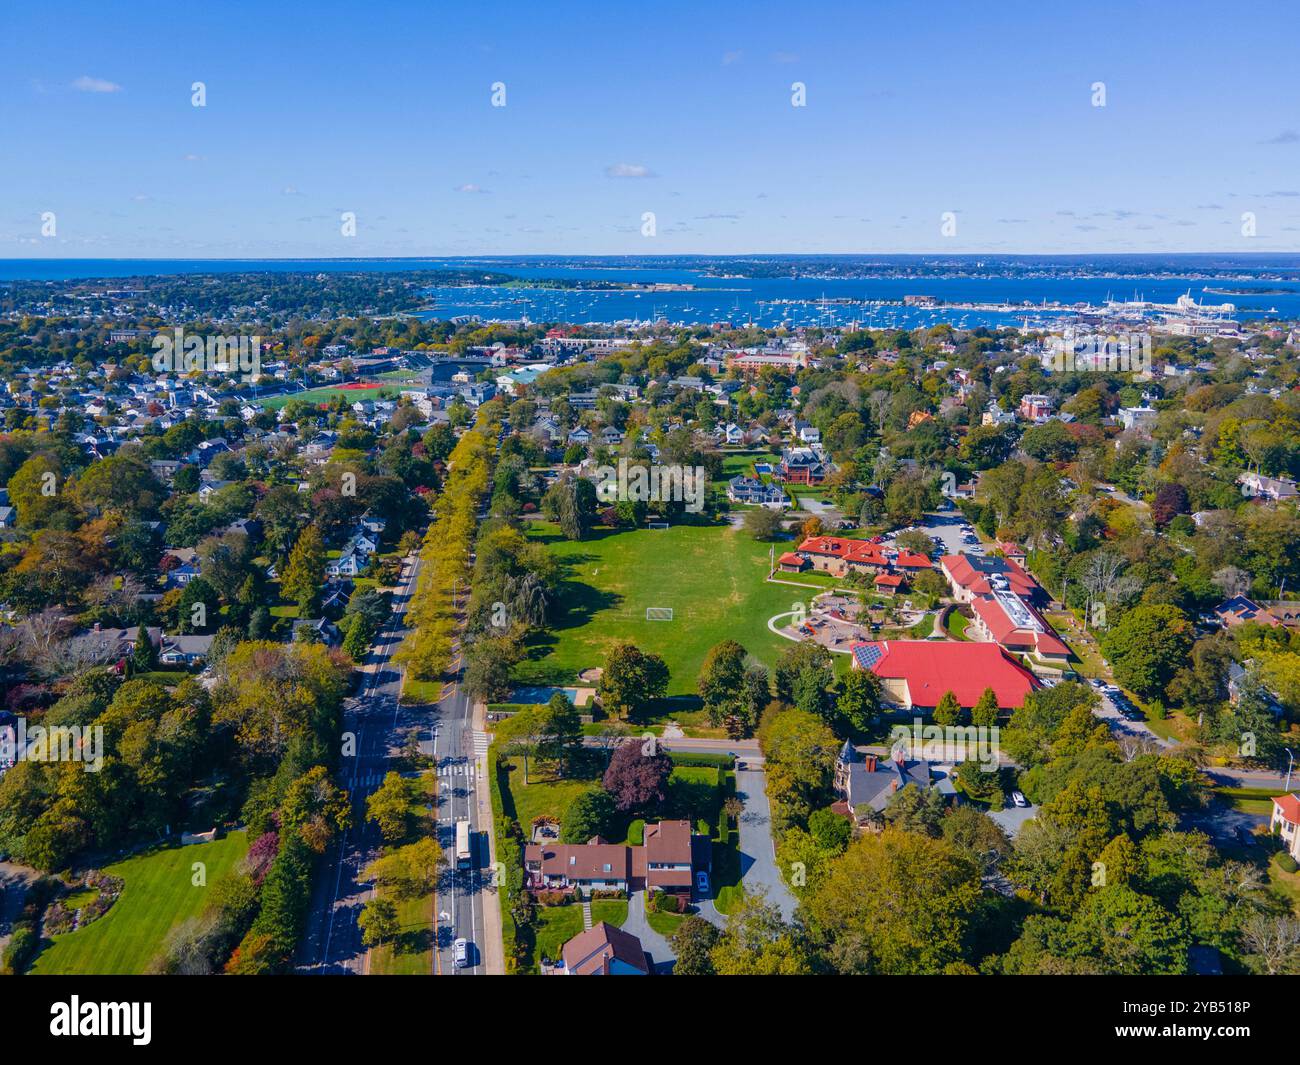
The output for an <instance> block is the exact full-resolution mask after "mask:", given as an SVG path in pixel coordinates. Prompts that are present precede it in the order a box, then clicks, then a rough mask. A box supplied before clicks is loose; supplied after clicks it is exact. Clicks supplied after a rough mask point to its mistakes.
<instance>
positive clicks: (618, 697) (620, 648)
mask: <svg viewBox="0 0 1300 1065" xmlns="http://www.w3.org/2000/svg"><path fill="white" fill-rule="evenodd" d="M667 691H668V666H667V665H665V664H664V660H663V659H662V658H660V657H659V656H658V655H656V654H648V653H646V652H644V651H642V650H640V649H639V648H638V647H636V646H635V645H634V644H630V643H623V644H618V645H617V646H616V647H614V649H613V650H611V651H610V653H609V657H608V658H607V659H606V660H605V671H604V673H602V674H601V678H600V694H601V703H602V705H603V706H604V708H605V712H606V713H608V714H611V715H613V716H614V717H623V718H632V717H636V716H637V715H638V714H639V713H640V712H641V711H642V710H643V709H645V707H647V706H648V705H649V704H650V703H651V702H653V701H654V700H655V699H662V698H663V697H664V695H665V694H666V693H667Z"/></svg>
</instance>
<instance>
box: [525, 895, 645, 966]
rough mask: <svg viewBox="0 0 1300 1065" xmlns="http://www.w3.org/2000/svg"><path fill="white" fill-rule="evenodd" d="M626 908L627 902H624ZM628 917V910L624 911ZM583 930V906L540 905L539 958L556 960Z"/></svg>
mask: <svg viewBox="0 0 1300 1065" xmlns="http://www.w3.org/2000/svg"><path fill="white" fill-rule="evenodd" d="M624 907H625V908H626V903H625V904H624ZM624 917H626V912H625V913H624ZM581 931H582V907H581V906H579V905H578V904H577V903H572V902H571V903H567V904H565V905H563V906H540V907H538V909H537V950H536V956H537V960H538V961H539V962H540V961H541V960H542V959H543V958H548V959H550V960H552V961H553V960H554V959H556V958H558V957H559V956H560V949H561V948H562V947H563V946H564V944H565V943H567V942H568V941H569V940H571V939H572V938H573V937H574V936H576V935H577V934H578V933H579V932H581Z"/></svg>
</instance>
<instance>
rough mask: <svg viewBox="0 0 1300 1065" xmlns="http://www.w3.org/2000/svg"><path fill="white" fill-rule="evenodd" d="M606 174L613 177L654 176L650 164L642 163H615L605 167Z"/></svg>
mask: <svg viewBox="0 0 1300 1065" xmlns="http://www.w3.org/2000/svg"><path fill="white" fill-rule="evenodd" d="M605 176H606V177H612V178H647V177H654V173H653V172H652V171H651V170H650V168H649V167H648V166H642V165H641V164H640V163H615V164H614V165H613V166H607V167H605Z"/></svg>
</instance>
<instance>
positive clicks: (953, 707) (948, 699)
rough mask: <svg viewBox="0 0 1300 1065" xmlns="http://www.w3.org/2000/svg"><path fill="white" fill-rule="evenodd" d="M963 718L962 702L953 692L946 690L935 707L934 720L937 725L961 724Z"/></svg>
mask: <svg viewBox="0 0 1300 1065" xmlns="http://www.w3.org/2000/svg"><path fill="white" fill-rule="evenodd" d="M961 719H962V709H961V704H960V703H959V702H957V696H955V695H953V693H952V692H950V691H947V692H944V693H943V694H942V695H941V696H939V702H938V704H937V705H936V706H935V708H934V721H935V724H937V725H959V724H961Z"/></svg>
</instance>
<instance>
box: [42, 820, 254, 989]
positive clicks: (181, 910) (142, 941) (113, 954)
mask: <svg viewBox="0 0 1300 1065" xmlns="http://www.w3.org/2000/svg"><path fill="white" fill-rule="evenodd" d="M247 849H248V840H247V838H246V837H245V833H243V832H232V833H231V834H230V835H229V836H227V837H226V838H225V839H219V840H215V841H214V842H212V843H199V844H195V845H194V846H190V847H168V848H166V849H164V850H156V851H151V852H149V853H148V854H141V855H137V856H135V857H134V858H127V859H126V860H125V861H121V862H117V863H115V864H114V865H110V866H107V867H105V869H104V871H105V872H106V873H109V874H110V875H112V876H118V877H121V878H122V879H123V880H124V881H126V886H125V887H124V888H123V889H122V894H121V896H120V897H119V898H118V900H117V902H115V903H114V904H113V908H112V909H111V910H109V911H108V913H106V914H105V915H104V916H103V917H101V918H100V919H99V920H98V921H95V922H94V923H93V924H89V925H87V926H86V927H85V928H79V929H77V931H75V932H66V933H64V934H63V935H59V936H55V937H54V938H53V940H52V942H51V943H50V945H49V946H48V947H46V948H45V949H44V950H43V951H42V952H41V953H40V955H39V956H38V957H37V959H36V963H35V964H34V965H33V966H32V969H31V971H32V972H34V973H42V974H49V973H53V974H58V975H74V976H80V975H87V974H103V975H109V976H118V975H129V974H138V973H143V972H145V971H146V970H147V969H148V967H149V963H150V962H151V961H152V960H153V958H154V957H155V956H156V955H157V954H158V953H159V951H160V950H161V949H162V946H163V942H164V940H165V939H166V938H167V934H168V932H170V931H171V929H172V928H174V927H176V926H177V925H179V924H180V923H181V922H183V921H185V920H187V919H189V918H191V917H195V916H197V915H198V913H199V912H200V911H201V910H202V909H203V905H204V902H205V901H206V900H207V897H208V891H209V889H210V888H212V887H213V886H214V885H215V884H216V883H217V881H218V880H220V879H221V877H222V876H223V875H224V874H225V873H226V872H228V871H229V870H230V869H232V868H233V867H234V865H235V863H236V862H238V861H239V860H240V859H241V858H242V857H243V856H244V853H245V852H246V851H247ZM195 862H202V863H204V865H205V866H206V886H204V887H195V886H194V884H193V882H192V881H193V877H194V875H195V873H194V870H193V865H194V863H195Z"/></svg>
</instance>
